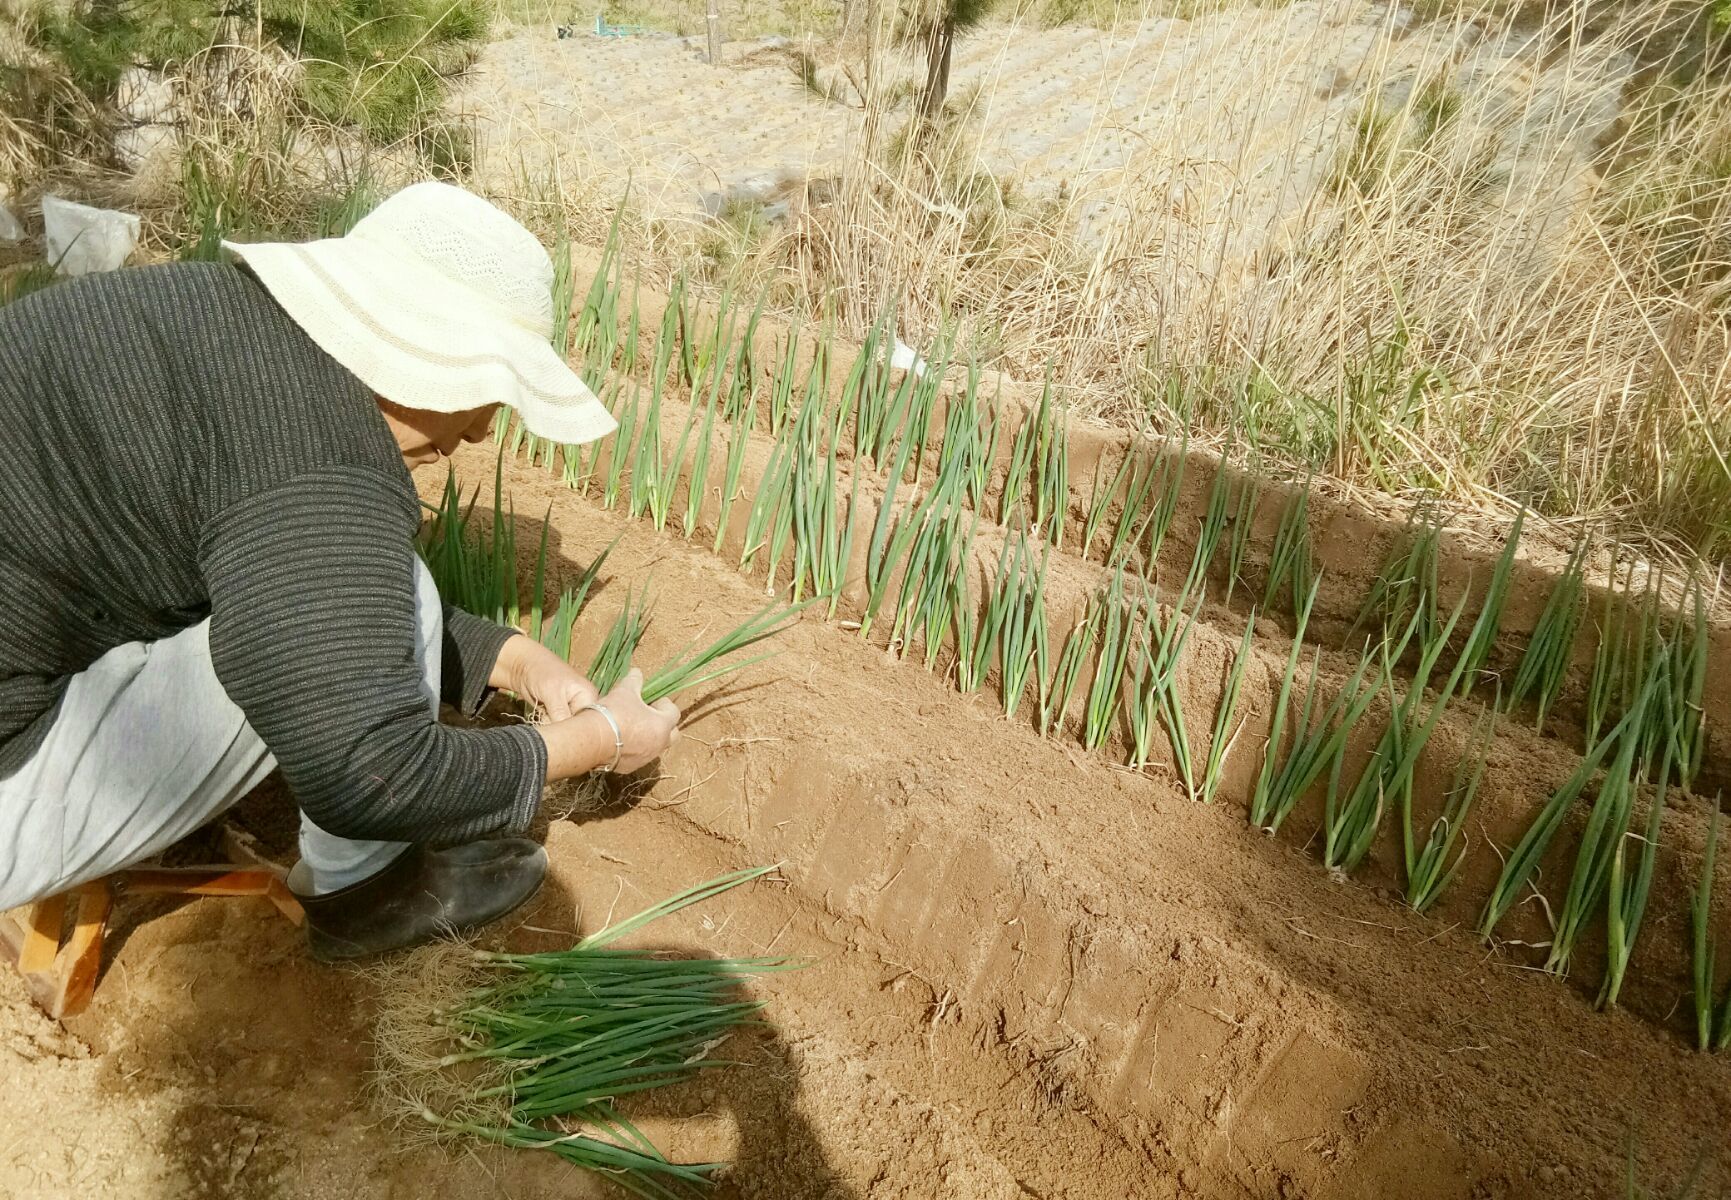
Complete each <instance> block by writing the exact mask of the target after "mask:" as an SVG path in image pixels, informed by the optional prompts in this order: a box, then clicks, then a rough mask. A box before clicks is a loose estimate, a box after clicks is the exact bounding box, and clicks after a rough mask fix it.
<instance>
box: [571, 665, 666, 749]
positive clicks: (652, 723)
mask: <svg viewBox="0 0 1731 1200" xmlns="http://www.w3.org/2000/svg"><path fill="white" fill-rule="evenodd" d="M601 704H602V706H603V707H604V708H606V709H607V711H608V712H610V713H612V714H613V719H614V720H615V721H617V722H618V723H619V740H620V742H621V743H622V745H621V747H620V750H619V761H618V763H616V764H615V765H614V767H613V770H614V771H615V772H616V773H618V774H620V775H629V774H630V773H631V772H632V771H635V770H637V769H638V768H640V767H644V766H647V765H648V764H649V763H652V762H654V761H655V760H656V759H658V758H660V757H661V755H662V754H663V753H664V752H665V751H666V750H667V748H668V747H669V746H671V745H673V743H674V742H677V741H678V740H679V706H678V705H676V704H674V703H673V701H671V700H668V699H666V698H663V699H660V700H657V701H656V702H655V703H654V704H645V703H644V702H643V672H642V671H639V670H637V669H636V668H635V667H633V668H632V669H631V670H630V671H628V672H626V675H625V678H624V679H621V680H620V681H619V684H618V686H616V687H615V688H614V689H613V690H612V691H610V692H608V693H607V694H606V695H605V696H603V697H601ZM585 715H591V714H585ZM592 715H595V716H600V714H599V713H596V714H592ZM608 733H609V734H611V733H612V730H609V731H608ZM608 757H609V758H611V757H612V756H611V755H609V756H608ZM603 765H605V763H603Z"/></svg>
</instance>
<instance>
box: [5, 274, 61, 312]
mask: <svg viewBox="0 0 1731 1200" xmlns="http://www.w3.org/2000/svg"><path fill="white" fill-rule="evenodd" d="M53 282H54V268H53V267H51V266H49V265H48V264H47V263H26V264H24V265H23V266H20V267H9V268H7V269H5V270H0V308H5V307H6V306H7V305H8V304H11V303H13V302H15V301H18V300H22V299H24V297H26V296H28V295H30V294H31V293H33V292H40V291H41V290H42V289H43V288H45V287H48V286H49V285H51V284H52V283H53Z"/></svg>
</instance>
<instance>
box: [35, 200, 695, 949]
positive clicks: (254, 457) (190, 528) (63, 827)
mask: <svg viewBox="0 0 1731 1200" xmlns="http://www.w3.org/2000/svg"><path fill="white" fill-rule="evenodd" d="M229 248H230V249H231V250H233V251H234V252H235V253H236V254H237V255H238V256H239V257H240V259H241V260H242V262H243V263H244V266H230V265H217V264H205V263H180V264H175V265H171V266H159V267H147V268H143V269H139V270H128V271H119V272H115V273H113V274H108V275H101V276H94V277H90V278H86V279H82V280H79V281H76V282H72V283H67V284H64V285H62V286H59V287H55V288H51V289H48V290H47V291H44V292H40V293H38V294H36V295H34V296H31V297H29V298H28V299H25V300H22V301H19V302H18V303H16V304H14V305H12V306H10V307H8V308H6V309H4V310H0V427H3V428H4V429H5V431H6V432H5V435H4V437H0V909H4V908H10V907H13V906H16V905H21V904H25V903H28V902H30V901H33V900H37V899H40V898H42V897H44V896H48V895H52V894H54V893H56V892H60V891H63V890H65V889H67V888H70V887H73V886H75V885H77V884H80V883H84V882H86V881H89V880H92V879H96V878H98V877H100V876H102V875H105V874H107V873H109V872H111V871H115V870H119V869H120V868H122V867H126V866H128V865H130V864H133V863H136V862H138V861H139V860H141V859H144V858H146V857H148V856H150V855H153V854H156V853H158V852H159V851H161V850H163V849H164V848H166V847H167V846H169V845H170V844H171V843H173V842H175V841H176V840H178V839H180V838H182V837H185V836H186V835H187V834H189V833H191V832H193V831H194V830H195V829H197V828H198V827H199V826H201V825H203V824H204V823H205V822H207V821H209V820H210V819H211V818H212V817H214V816H215V815H216V814H218V813H221V812H222V811H223V810H224V809H226V808H228V807H229V806H230V805H232V804H234V803H235V802H236V801H237V800H239V799H240V798H241V797H242V796H244V795H245V794H246V793H247V792H248V791H249V790H250V789H251V788H252V787H253V786H254V785H256V784H257V783H258V782H259V781H260V780H262V779H263V778H264V777H265V775H266V774H268V773H269V772H270V771H271V770H272V768H280V769H281V770H282V773H283V776H284V778H285V779H286V780H287V782H288V786H289V788H290V790H291V791H292V792H293V794H294V797H295V800H296V802H297V803H298V804H299V806H300V810H301V834H300V852H301V859H300V862H299V864H298V865H297V866H296V867H295V868H294V871H293V873H292V874H291V875H290V877H289V886H290V887H291V888H292V889H293V890H294V892H295V893H296V894H297V895H298V896H300V898H301V900H302V902H303V903H304V904H305V906H306V913H307V926H308V934H309V940H310V942H311V946H312V950H313V952H314V953H315V954H316V955H318V956H319V957H322V958H347V957H355V956H358V955H362V954H370V953H374V952H377V951H381V950H389V949H392V948H395V947H399V946H407V945H412V944H414V943H417V942H420V941H424V940H426V939H428V938H430V937H432V936H433V935H435V934H437V933H439V932H441V931H444V930H449V929H456V930H462V929H470V928H474V927H476V926H479V925H482V924H484V923H486V922H488V921H491V920H493V919H495V918H497V917H500V916H503V915H504V914H505V913H507V912H510V911H511V910H512V909H514V908H516V907H517V906H518V905H520V904H521V903H523V901H525V900H526V899H528V898H529V896H530V895H531V894H532V893H533V892H534V891H535V889H536V887H537V886H538V885H539V884H540V882H541V878H542V876H543V875H544V874H545V872H546V855H545V854H544V852H543V851H542V850H541V848H540V847H539V846H537V845H535V844H534V843H533V842H530V841H526V840H524V839H522V838H520V837H517V836H514V835H517V834H521V833H522V832H523V830H524V829H525V828H526V827H527V826H528V824H529V821H530V817H531V816H532V814H533V813H534V812H535V808H536V804H537V803H538V801H539V800H540V797H541V790H542V786H543V785H544V784H545V783H546V782H547V781H549V780H556V779H565V778H568V777H571V776H574V775H581V774H583V773H585V772H588V771H592V770H595V769H597V768H600V769H609V770H621V771H629V770H632V769H634V768H636V767H638V766H641V765H642V764H644V763H646V762H648V761H649V760H651V759H653V758H655V757H656V756H657V755H659V754H660V753H661V752H662V751H663V750H664V749H666V748H667V746H668V744H669V743H670V742H671V741H672V739H673V738H674V737H675V736H676V734H675V726H676V724H677V721H678V717H679V714H678V710H677V709H676V708H675V707H674V706H673V705H672V704H671V703H669V702H667V701H665V700H664V701H662V702H660V703H658V704H656V705H654V706H649V705H645V704H644V703H643V700H642V698H641V695H640V687H641V676H639V675H637V674H636V673H635V672H633V673H632V675H631V676H629V677H627V679H626V681H625V682H624V683H622V684H620V686H619V687H617V688H616V689H614V690H613V691H612V692H611V693H609V694H608V695H606V696H598V695H597V694H596V691H595V688H594V686H593V685H592V684H591V683H590V682H589V681H588V680H587V679H585V678H584V677H583V676H582V675H581V674H579V673H578V672H577V671H575V670H573V669H572V668H571V667H570V666H569V665H567V664H566V663H565V662H563V661H562V660H561V659H559V658H558V657H557V656H556V655H554V654H552V653H551V652H550V651H548V650H546V649H544V648H543V647H541V646H540V645H539V644H538V643H536V642H534V641H533V640H531V639H529V638H527V637H524V636H523V635H522V634H519V633H516V632H513V631H512V630H510V629H504V628H501V627H499V626H497V625H493V624H491V623H489V622H487V621H484V620H481V619H479V618H477V617H474V616H471V615H469V614H467V613H463V612H458V611H456V610H454V609H451V608H449V607H446V606H444V605H442V604H441V603H440V601H439V597H438V593H437V591H436V590H435V589H434V586H433V580H432V577H431V576H430V575H429V574H428V573H427V569H426V567H424V566H423V565H421V563H420V560H419V559H418V558H417V557H416V555H415V551H414V544H413V543H414V537H415V533H416V529H417V527H418V525H419V523H420V506H419V503H418V500H417V497H416V493H415V489H414V487H413V486H412V484H411V482H410V478H409V472H410V471H411V470H415V469H417V468H419V467H423V466H429V465H432V464H435V463H437V462H438V461H439V459H440V458H441V457H443V456H444V455H447V454H450V453H451V452H452V451H453V450H455V449H456V447H457V445H458V443H460V442H465V441H476V440H479V439H480V438H481V437H483V436H484V435H485V432H486V430H487V429H488V427H489V425H490V423H491V422H492V420H493V416H494V414H495V412H496V411H497V410H498V408H499V406H500V405H508V406H509V407H511V408H514V409H515V410H516V411H517V413H518V415H519V416H520V417H521V419H522V421H523V423H524V424H525V425H526V426H527V427H528V428H529V430H530V431H531V432H533V433H535V434H536V435H538V436H540V437H543V438H549V439H551V440H553V441H555V442H561V443H582V442H589V441H593V440H595V439H597V438H600V437H604V436H606V435H607V434H608V433H611V432H612V431H613V429H614V423H613V420H612V418H611V417H610V416H609V415H608V413H607V410H606V409H605V408H604V407H603V406H602V405H601V403H600V402H599V401H598V400H596V399H595V397H594V395H593V394H592V393H591V392H590V391H589V390H588V389H587V388H586V387H584V386H583V384H582V382H581V381H580V380H578V378H577V377H576V375H574V374H573V373H572V372H571V370H570V369H569V368H568V367H567V366H566V365H565V363H564V362H563V361H562V360H561V359H560V357H559V356H558V355H557V354H556V353H555V352H554V351H553V349H552V348H551V346H550V345H549V337H550V335H551V332H552V328H553V314H552V303H551V296H552V279H553V267H552V263H551V261H550V260H549V258H548V256H547V253H546V251H545V250H544V249H542V247H541V245H540V243H539V242H537V241H536V239H535V237H534V236H533V235H532V234H531V233H529V231H528V230H526V229H524V228H523V227H522V226H521V225H519V224H517V223H516V222H515V221H513V220H512V219H511V218H510V217H508V216H506V215H505V214H504V213H502V212H500V211H499V210H498V209H496V208H494V207H493V206H492V205H490V204H488V203H487V202H485V201H484V200H481V199H478V198H477V197H475V196H472V195H470V194H469V193H467V192H464V191H462V190H461V189H458V188H455V187H450V186H447V185H444V184H434V183H424V184H417V185H415V186H413V187H410V188H408V189H406V190H404V191H402V192H399V193H398V194H397V195H395V196H393V197H392V198H391V199H389V200H387V201H385V203H384V204H382V205H380V207H379V208H378V209H377V211H376V212H374V213H373V214H372V215H371V216H369V217H368V218H366V219H365V220H364V221H362V222H361V223H360V224H359V225H358V226H356V227H355V230H354V232H353V233H351V234H349V235H348V236H347V237H344V238H339V239H334V240H329V241H322V242H313V243H310V244H306V245H276V244H273V245H249V246H230V247H229ZM489 688H505V689H508V690H509V691H511V692H514V693H515V694H516V695H518V696H520V697H522V698H523V699H525V700H527V701H529V702H530V703H532V704H534V705H536V706H538V707H539V708H540V709H541V710H542V712H543V714H544V715H545V718H546V720H545V723H543V724H539V725H515V726H510V727H507V728H494V729H458V728H453V727H451V726H447V725H441V724H440V723H439V719H438V715H439V702H440V700H441V699H443V700H446V701H449V702H450V703H452V704H455V705H457V706H459V707H461V708H462V709H464V710H466V711H473V710H474V709H476V708H477V707H478V706H479V705H480V703H481V701H482V699H483V698H484V697H485V695H486V694H487V691H488V689H489Z"/></svg>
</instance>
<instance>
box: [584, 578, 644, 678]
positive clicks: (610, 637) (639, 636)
mask: <svg viewBox="0 0 1731 1200" xmlns="http://www.w3.org/2000/svg"><path fill="white" fill-rule="evenodd" d="M648 629H649V584H648V582H647V581H645V582H644V584H643V589H642V591H640V592H639V593H638V595H637V597H636V599H635V600H633V599H632V596H631V593H630V592H627V593H625V603H624V604H623V605H621V606H620V609H619V615H618V616H617V617H615V618H613V624H611V625H609V626H608V627H607V632H606V634H605V635H603V636H602V638H601V644H600V645H599V646H597V647H596V648H595V656H594V658H592V659H591V660H590V662H589V682H590V683H593V684H594V685H595V687H596V689H597V690H599V691H600V692H601V693H602V694H603V695H606V694H607V693H608V692H610V691H612V690H613V689H614V687H616V686H617V685H618V683H619V681H620V680H621V679H623V678H625V673H626V672H627V671H629V670H630V669H631V658H632V656H633V655H635V654H636V653H637V646H638V644H639V643H640V642H642V641H643V635H644V633H645V632H647V630H648Z"/></svg>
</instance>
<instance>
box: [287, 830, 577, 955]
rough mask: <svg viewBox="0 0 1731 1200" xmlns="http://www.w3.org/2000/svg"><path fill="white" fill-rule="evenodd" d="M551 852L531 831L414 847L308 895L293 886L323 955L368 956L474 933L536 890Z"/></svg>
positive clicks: (313, 943)
mask: <svg viewBox="0 0 1731 1200" xmlns="http://www.w3.org/2000/svg"><path fill="white" fill-rule="evenodd" d="M546 874H547V852H546V851H545V850H543V849H541V847H540V846H538V845H536V844H535V843H534V842H531V841H529V840H528V839H527V838H500V839H498V840H495V841H487V842H470V843H469V844H467V845H465V846H452V847H450V848H448V849H445V850H426V849H422V848H421V847H420V846H411V847H409V848H408V849H407V850H405V851H403V853H402V854H400V855H399V856H398V857H397V858H396V859H395V860H394V861H392V863H391V865H390V866H388V867H386V868H385V869H384V870H382V871H380V872H379V873H378V874H376V875H371V876H369V877H367V878H366V879H363V880H361V881H360V882H359V883H352V884H350V885H349V886H348V887H346V888H341V889H339V890H337V891H334V892H326V893H324V894H323V895H319V896H308V895H304V894H302V893H301V892H300V891H299V890H297V889H295V884H296V883H297V880H296V879H295V878H294V876H293V875H290V877H289V886H290V889H291V890H295V896H296V899H298V900H299V901H300V902H301V907H302V908H304V909H305V910H306V914H307V945H308V946H309V947H310V948H311V949H312V952H313V957H314V958H317V959H320V960H322V961H324V962H334V961H337V960H340V959H348V958H364V957H366V956H367V955H369V954H382V953H384V952H385V951H387V950H400V949H402V948H404V947H406V946H418V945H420V944H421V943H423V942H430V941H432V940H433V939H434V938H436V937H442V936H449V935H452V934H456V935H463V934H468V933H472V932H474V931H475V930H477V929H479V928H480V927H481V926H483V925H486V924H488V923H489V922H492V921H497V920H498V919H499V918H500V917H502V916H504V915H505V914H506V913H508V912H511V911H512V910H513V909H515V908H517V907H518V906H519V905H521V904H522V903H523V902H524V901H526V900H528V899H529V897H531V896H533V895H534V894H535V892H536V890H537V889H539V888H540V886H541V880H542V879H543V878H545V877H546Z"/></svg>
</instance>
